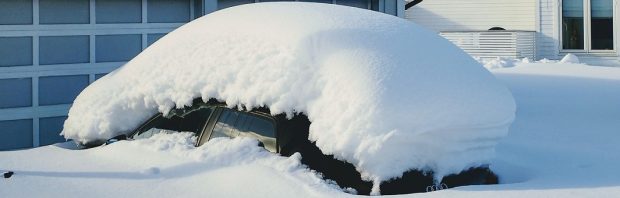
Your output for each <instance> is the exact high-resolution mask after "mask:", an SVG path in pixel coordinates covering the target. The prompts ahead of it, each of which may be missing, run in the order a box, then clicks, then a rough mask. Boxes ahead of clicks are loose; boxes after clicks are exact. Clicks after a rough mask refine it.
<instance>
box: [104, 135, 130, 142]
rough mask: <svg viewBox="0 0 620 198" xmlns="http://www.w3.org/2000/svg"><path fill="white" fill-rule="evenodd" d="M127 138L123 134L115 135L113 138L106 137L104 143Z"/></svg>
mask: <svg viewBox="0 0 620 198" xmlns="http://www.w3.org/2000/svg"><path fill="white" fill-rule="evenodd" d="M126 139H127V135H125V134H123V135H117V136H115V137H113V138H110V139H108V140H107V141H105V144H112V143H114V142H118V141H121V140H126Z"/></svg>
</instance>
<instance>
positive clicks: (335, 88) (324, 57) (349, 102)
mask: <svg viewBox="0 0 620 198" xmlns="http://www.w3.org/2000/svg"><path fill="white" fill-rule="evenodd" d="M195 98H202V99H203V100H204V101H207V100H209V99H210V98H215V99H218V100H220V101H225V102H226V103H227V104H228V105H229V106H230V107H243V108H247V109H252V108H255V107H259V106H267V107H269V108H270V110H271V112H272V114H280V113H285V114H287V115H288V116H293V115H294V114H295V113H304V114H306V115H307V116H308V118H309V119H310V121H311V122H312V124H311V126H310V137H309V139H310V140H312V141H316V144H317V146H318V147H319V148H320V149H321V150H322V151H323V152H324V153H325V154H333V155H335V156H336V157H337V158H339V159H342V160H345V161H348V162H350V163H352V164H354V165H355V166H356V167H357V169H358V171H360V173H362V175H363V177H364V179H367V180H372V181H375V184H377V183H378V182H381V181H384V180H387V179H390V178H393V177H399V176H401V175H402V173H403V172H405V171H407V170H411V169H419V170H428V171H434V172H435V174H436V176H437V177H441V176H442V175H445V174H450V173H457V172H460V171H461V170H463V169H465V168H469V167H472V166H478V165H481V164H486V163H488V161H489V159H490V158H491V157H492V156H493V152H494V146H495V144H496V142H497V140H498V139H499V138H501V137H503V136H505V135H506V133H507V131H508V127H509V125H510V124H511V122H512V120H513V119H514V114H515V104H514V100H513V98H512V95H511V94H510V92H509V91H508V90H507V89H506V88H505V87H504V86H502V85H501V84H500V83H498V81H497V80H496V79H495V78H494V77H493V76H492V75H491V74H490V73H489V72H488V71H487V70H485V69H484V68H483V67H482V66H481V65H480V64H479V63H477V62H476V61H475V60H474V59H472V58H471V57H470V56H468V55H467V54H465V53H464V52H463V51H461V50H460V49H458V48H457V47H455V46H454V45H453V44H451V43H450V42H449V41H447V40H445V39H443V38H441V37H440V36H439V35H437V34H435V33H433V32H430V31H427V30H425V29H423V28H421V27H420V26H417V25H416V24H413V23H411V22H409V21H406V20H404V19H400V18H397V17H394V16H390V15H386V14H382V13H378V12H373V11H369V10H363V9H357V8H351V7H345V6H337V5H329V4H317V3H300V2H289V3H257V4H251V5H243V6H237V7H233V8H229V9H225V10H221V11H217V12H214V13H212V14H209V15H207V16H205V17H202V18H200V19H197V20H195V21H193V22H190V23H188V24H186V25H184V26H182V27H180V28H179V29H177V30H175V31H173V32H171V33H170V34H168V35H167V36H165V37H163V38H162V39H160V40H159V41H157V42H156V43H155V44H153V45H152V46H150V47H149V48H147V49H146V50H144V51H143V52H142V53H141V54H139V55H138V56H137V57H135V58H134V59H133V60H131V61H130V62H128V63H127V64H126V65H124V66H122V67H121V68H119V69H117V70H116V71H114V72H112V73H110V74H108V75H106V76H105V77H103V78H101V79H100V80H98V81H96V82H94V83H93V84H91V85H90V86H89V87H87V88H86V89H85V90H84V91H83V92H82V93H81V94H80V95H79V96H78V97H77V98H76V100H75V102H74V104H73V106H72V108H71V110H70V112H69V118H68V119H67V121H66V122H65V125H64V130H63V132H62V134H63V135H64V136H65V137H66V138H68V139H73V140H75V141H79V142H82V143H85V142H89V141H94V140H104V139H107V138H110V137H113V136H115V135H118V134H123V133H127V132H128V131H131V130H132V129H134V128H135V127H137V126H138V125H139V124H140V123H141V122H143V121H145V120H146V119H147V118H149V117H150V116H152V115H154V114H156V113H157V112H162V113H164V114H165V113H168V112H169V111H170V110H171V109H172V108H182V107H184V106H189V105H191V104H192V100H193V99H195Z"/></svg>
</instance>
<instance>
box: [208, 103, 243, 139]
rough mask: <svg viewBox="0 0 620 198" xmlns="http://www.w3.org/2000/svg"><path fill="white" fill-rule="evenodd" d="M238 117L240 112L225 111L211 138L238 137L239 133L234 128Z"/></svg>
mask: <svg viewBox="0 0 620 198" xmlns="http://www.w3.org/2000/svg"><path fill="white" fill-rule="evenodd" d="M238 116H239V112H236V111H233V110H228V109H224V111H223V112H222V114H221V115H220V118H219V119H218V120H217V123H216V124H215V127H214V128H213V132H212V133H211V137H210V138H217V137H236V136H238V134H239V132H238V131H237V130H235V129H234V128H233V126H234V124H235V122H236V121H237V117H238Z"/></svg>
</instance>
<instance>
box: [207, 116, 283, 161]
mask: <svg viewBox="0 0 620 198" xmlns="http://www.w3.org/2000/svg"><path fill="white" fill-rule="evenodd" d="M218 137H250V138H254V139H257V140H258V141H260V142H261V143H262V144H263V146H264V147H265V149H267V150H269V151H271V152H276V138H275V137H276V136H275V124H274V121H273V120H271V119H269V118H267V117H264V116H260V115H255V114H252V113H245V112H239V111H235V110H231V109H224V110H223V111H222V114H221V115H220V117H219V118H218V121H217V123H216V124H215V127H214V128H213V132H212V133H211V137H210V138H211V139H212V138H218Z"/></svg>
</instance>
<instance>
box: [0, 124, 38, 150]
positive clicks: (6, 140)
mask: <svg viewBox="0 0 620 198" xmlns="http://www.w3.org/2000/svg"><path fill="white" fill-rule="evenodd" d="M0 129H2V138H0V150H12V149H20V148H29V147H32V119H23V120H3V121H0Z"/></svg>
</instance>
